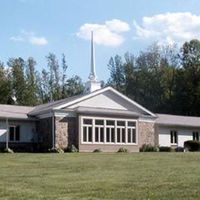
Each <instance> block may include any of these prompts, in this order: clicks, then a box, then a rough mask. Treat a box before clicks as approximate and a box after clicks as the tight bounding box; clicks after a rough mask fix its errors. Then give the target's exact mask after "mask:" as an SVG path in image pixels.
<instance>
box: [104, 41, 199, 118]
mask: <svg viewBox="0 0 200 200" xmlns="http://www.w3.org/2000/svg"><path fill="white" fill-rule="evenodd" d="M108 66H109V70H110V78H109V80H108V83H107V84H108V85H112V86H113V87H114V88H116V89H117V90H119V91H120V92H122V93H124V94H125V95H127V96H129V97H130V98H131V99H133V100H135V101H136V102H138V103H140V104H142V105H143V106H145V107H146V108H148V109H150V110H151V111H153V112H156V113H170V114H180V115H189V116H192V115H193V116H199V115H200V41H199V40H191V41H190V42H185V43H184V44H183V45H182V47H181V48H180V49H178V48H177V46H176V45H173V46H159V45H157V44H153V45H151V46H150V47H149V48H147V49H146V50H145V51H142V52H140V53H139V55H138V56H134V55H133V54H130V53H126V54H125V55H124V57H123V58H122V57H121V56H119V55H116V56H115V57H111V59H110V61H109V64H108Z"/></svg>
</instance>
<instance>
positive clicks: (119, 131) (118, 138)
mask: <svg viewBox="0 0 200 200" xmlns="http://www.w3.org/2000/svg"><path fill="white" fill-rule="evenodd" d="M120 136H121V130H120V128H118V129H117V142H118V143H120V141H121V137H120Z"/></svg>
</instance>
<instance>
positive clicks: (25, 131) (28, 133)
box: [0, 121, 36, 142]
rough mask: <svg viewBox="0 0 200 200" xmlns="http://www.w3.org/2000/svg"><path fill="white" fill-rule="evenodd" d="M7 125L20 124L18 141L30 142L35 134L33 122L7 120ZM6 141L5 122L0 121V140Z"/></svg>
mask: <svg viewBox="0 0 200 200" xmlns="http://www.w3.org/2000/svg"><path fill="white" fill-rule="evenodd" d="M9 125H20V142H31V141H32V139H33V137H34V136H35V134H36V133H35V132H36V131H35V122H26V121H24V122H22V121H20V122H17V121H12V122H9ZM5 141H6V122H5V121H0V142H5Z"/></svg>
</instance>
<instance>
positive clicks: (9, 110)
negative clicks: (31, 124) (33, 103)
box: [0, 104, 34, 120]
mask: <svg viewBox="0 0 200 200" xmlns="http://www.w3.org/2000/svg"><path fill="white" fill-rule="evenodd" d="M33 109H34V107H29V106H18V105H4V104H0V118H9V119H26V120H27V119H31V118H29V117H28V115H27V114H28V113H29V112H31V111H32V110H33Z"/></svg>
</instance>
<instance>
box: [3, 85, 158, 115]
mask: <svg viewBox="0 0 200 200" xmlns="http://www.w3.org/2000/svg"><path fill="white" fill-rule="evenodd" d="M106 91H112V92H113V93H115V94H116V95H118V96H119V97H121V98H122V99H124V100H126V101H127V103H130V104H132V105H133V106H136V107H137V108H139V109H140V110H142V111H143V112H144V113H147V115H149V116H151V117H156V115H155V114H153V113H152V112H150V111H149V110H147V109H146V108H144V107H143V106H141V105H139V104H138V103H136V102H135V101H133V100H131V99H129V98H128V97H126V96H125V95H123V94H121V93H120V92H118V91H117V90H115V89H113V88H112V87H105V88H102V89H99V90H96V91H94V92H92V93H89V94H83V95H77V96H73V97H69V98H65V99H61V100H58V101H54V102H50V103H46V104H42V105H38V106H35V107H27V106H16V105H15V106H11V105H2V106H1V107H0V117H1V116H2V117H5V116H7V117H9V118H11V117H15V118H22V119H28V116H29V117H31V116H32V117H34V116H37V115H40V114H44V113H48V112H51V111H53V110H60V109H63V108H65V109H66V108H68V107H69V106H70V105H74V104H76V103H78V102H82V101H84V100H86V99H89V98H92V97H94V96H96V95H98V94H101V93H103V92H106ZM97 107H98V105H97ZM76 109H77V108H76ZM76 109H74V111H76ZM79 109H80V108H79ZM82 109H83V108H82ZM91 109H92V110H93V111H94V110H95V109H94V108H91ZM92 110H91V111H92ZM101 111H102V109H101V110H99V112H101ZM105 111H107V112H109V110H108V109H106V107H105V109H104V112H105ZM111 112H114V110H112V111H110V113H111ZM116 112H122V111H117V110H116ZM125 112H126V111H124V114H125ZM128 113H129V115H130V114H131V115H138V114H136V113H134V112H133V111H127V112H126V114H128ZM121 114H122V113H121Z"/></svg>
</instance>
